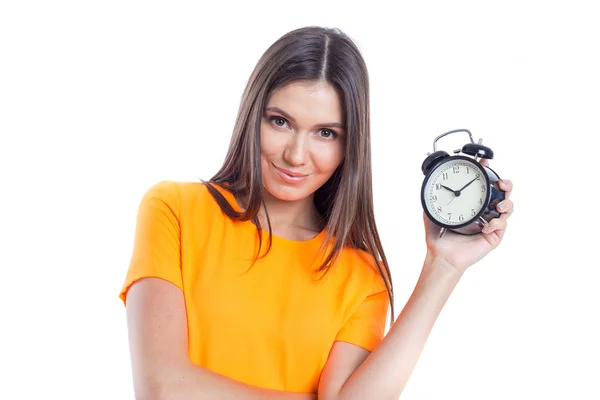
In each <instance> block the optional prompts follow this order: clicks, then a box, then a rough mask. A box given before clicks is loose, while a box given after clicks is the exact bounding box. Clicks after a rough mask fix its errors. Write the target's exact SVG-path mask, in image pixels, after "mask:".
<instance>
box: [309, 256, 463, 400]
mask: <svg viewBox="0 0 600 400" xmlns="http://www.w3.org/2000/svg"><path fill="white" fill-rule="evenodd" d="M460 277H461V274H460V273H459V272H457V270H456V269H455V268H453V267H452V266H451V265H449V264H447V263H446V262H444V261H442V260H440V259H434V258H433V257H431V256H430V255H429V254H428V256H427V257H426V259H425V263H424V266H423V270H422V272H421V276H420V277H419V280H418V282H417V284H416V287H415V289H414V291H413V293H412V295H411V297H410V299H409V300H408V302H407V303H406V306H405V307H404V309H403V310H402V312H401V314H400V316H399V317H398V318H397V319H396V321H395V322H394V324H393V325H392V328H391V329H390V331H389V333H388V334H387V336H386V337H385V338H384V339H383V341H382V342H381V344H380V345H379V346H378V347H377V349H375V350H374V351H373V352H372V353H369V352H368V351H367V350H365V349H362V348H360V347H359V346H356V345H353V344H350V343H343V342H336V343H335V344H334V345H333V347H332V350H331V352H330V355H329V358H328V360H327V364H326V365H325V369H324V370H323V374H322V376H321V381H320V382H319V399H322V400H342V399H343V400H353V399H366V398H368V399H397V398H398V397H399V396H400V394H401V393H402V390H403V389H404V386H405V385H406V383H407V381H408V378H409V377H410V375H411V373H412V371H413V369H414V367H415V365H416V364H417V360H418V358H419V356H420V355H421V352H422V351H423V348H424V346H425V342H426V341H427V338H428V336H429V334H430V333H431V330H432V328H433V325H434V323H435V321H436V320H437V317H438V315H439V314H440V312H441V310H442V308H443V306H444V304H445V303H446V300H447V299H448V297H449V296H450V294H451V293H452V291H453V290H454V287H455V286H456V284H457V283H458V282H459V280H460Z"/></svg>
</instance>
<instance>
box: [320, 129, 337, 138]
mask: <svg viewBox="0 0 600 400" xmlns="http://www.w3.org/2000/svg"><path fill="white" fill-rule="evenodd" d="M320 133H321V137H322V138H324V139H329V138H332V139H335V138H336V137H337V136H338V135H337V133H336V132H335V131H332V130H331V129H321V130H320Z"/></svg>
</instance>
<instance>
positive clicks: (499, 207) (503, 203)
mask: <svg viewBox="0 0 600 400" xmlns="http://www.w3.org/2000/svg"><path fill="white" fill-rule="evenodd" d="M505 207H506V203H505V202H503V201H502V202H500V203H498V209H499V210H500V211H503V210H504V208H505Z"/></svg>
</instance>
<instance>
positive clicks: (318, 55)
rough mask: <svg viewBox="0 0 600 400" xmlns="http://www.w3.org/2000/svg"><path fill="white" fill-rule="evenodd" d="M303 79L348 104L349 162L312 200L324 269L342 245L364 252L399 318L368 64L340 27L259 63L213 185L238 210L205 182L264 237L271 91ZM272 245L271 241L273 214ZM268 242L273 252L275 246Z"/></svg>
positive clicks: (300, 32)
mask: <svg viewBox="0 0 600 400" xmlns="http://www.w3.org/2000/svg"><path fill="white" fill-rule="evenodd" d="M298 81H321V82H327V83H328V84H330V85H331V86H332V87H333V88H335V90H336V91H337V92H338V94H339V96H340V97H341V99H342V103H343V114H344V121H345V131H346V149H345V156H344V160H343V161H342V163H341V164H340V166H339V167H338V168H337V169H336V171H335V172H334V173H333V175H332V176H331V178H330V179H329V180H328V181H327V182H326V183H325V184H324V185H323V186H321V187H320V188H319V189H318V190H317V191H316V192H315V196H314V201H315V205H316V207H317V210H318V211H319V213H320V214H321V215H322V217H323V220H324V225H325V229H326V238H325V241H324V242H323V245H322V246H321V250H324V249H325V248H326V247H327V246H328V245H329V244H331V245H332V246H331V250H330V251H329V253H328V254H327V256H326V257H324V261H323V263H322V264H321V267H320V268H319V270H320V271H322V270H325V273H326V272H327V271H328V270H329V268H330V267H331V265H332V264H333V263H334V262H335V260H336V259H337V257H338V256H339V254H340V251H341V250H342V248H343V247H344V246H348V247H353V248H357V249H361V250H364V251H366V252H368V253H369V254H371V255H372V256H373V257H374V259H375V262H376V265H377V269H378V270H379V274H380V275H381V277H382V278H383V281H384V282H385V286H386V289H387V292H388V297H389V300H390V305H391V321H393V320H394V294H393V293H394V290H393V286H392V280H391V274H390V269H389V265H388V262H387V259H386V257H385V254H384V252H383V247H382V245H381V241H380V239H379V234H378V232H377V227H376V224H375V216H374V212H373V191H372V178H371V145H370V142H371V141H370V122H369V114H370V111H369V77H368V72H367V67H366V65H365V62H364V60H363V58H362V56H361V54H360V52H359V50H358V48H357V47H356V45H355V44H354V43H353V41H352V40H351V39H350V38H349V37H348V36H347V35H346V34H344V33H343V32H342V31H340V30H339V29H331V28H322V27H305V28H300V29H296V30H294V31H291V32H288V33H286V34H285V35H283V36H282V37H281V38H280V39H279V40H277V41H276V42H275V43H273V44H272V45H271V47H269V48H268V49H267V51H266V52H265V53H264V54H263V55H262V57H261V58H260V60H259V61H258V63H257V65H256V67H255V69H254V71H253V72H252V75H251V76H250V79H249V80H248V83H247V85H246V89H245V90H244V94H243V95H242V99H241V104H240V108H239V111H238V115H237V120H236V123H235V127H234V130H233V135H232V138H231V143H230V145H229V150H228V152H227V156H226V158H225V161H224V163H223V166H222V167H221V169H220V170H219V171H218V172H217V173H216V175H215V176H214V177H213V178H212V179H211V180H210V181H209V183H214V184H217V185H219V186H221V187H224V188H226V189H227V190H228V191H230V192H231V193H232V194H234V195H235V196H243V197H245V198H246V199H247V204H246V207H245V210H244V211H242V212H237V211H236V210H235V209H234V208H233V207H232V205H231V204H229V203H228V202H227V200H226V199H225V198H224V197H223V196H222V195H221V193H220V192H219V191H218V190H217V189H215V188H213V187H212V186H211V185H210V184H207V185H206V186H207V188H208V190H209V191H210V193H211V194H212V196H213V197H214V198H215V200H216V201H217V202H218V204H219V206H220V208H221V210H222V211H223V212H224V213H225V214H226V215H227V216H229V218H232V219H234V220H240V221H248V220H252V221H253V222H254V224H255V225H256V226H257V230H258V231H259V232H258V233H259V247H258V253H257V254H258V255H260V249H261V244H262V240H261V238H262V235H260V230H261V226H260V222H259V220H258V217H257V215H258V211H259V209H260V206H261V204H263V206H264V201H263V183H262V172H261V161H260V128H261V119H262V116H263V113H264V109H265V107H266V105H267V101H268V99H269V95H270V94H271V93H272V92H273V90H275V89H277V88H280V87H283V86H285V85H286V84H289V83H292V82H298ZM264 208H265V213H266V216H267V218H266V219H267V224H268V232H269V239H271V238H272V234H271V223H270V219H269V214H268V212H267V210H266V207H264ZM271 242H272V241H271V240H269V247H268V248H267V252H268V251H269V249H270V246H271Z"/></svg>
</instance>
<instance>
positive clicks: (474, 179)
mask: <svg viewBox="0 0 600 400" xmlns="http://www.w3.org/2000/svg"><path fill="white" fill-rule="evenodd" d="M477 178H479V177H477ZM477 178H473V180H472V181H471V182H469V183H467V184H466V185H465V186H463V187H461V188H460V189H458V193H460V192H462V191H463V190H464V189H465V188H466V187H467V186H469V185H470V184H471V183H473V182H475V181H476V180H477Z"/></svg>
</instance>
